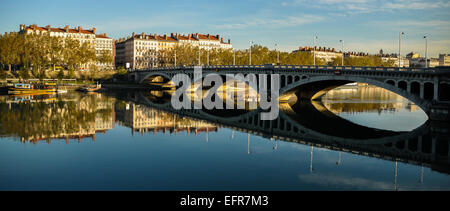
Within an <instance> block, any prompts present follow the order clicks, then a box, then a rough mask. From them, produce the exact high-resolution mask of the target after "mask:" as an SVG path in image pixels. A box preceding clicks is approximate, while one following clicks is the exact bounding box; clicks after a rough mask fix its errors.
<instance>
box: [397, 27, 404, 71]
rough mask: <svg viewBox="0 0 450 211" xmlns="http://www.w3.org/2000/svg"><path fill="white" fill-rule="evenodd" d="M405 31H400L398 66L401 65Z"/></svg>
mask: <svg viewBox="0 0 450 211" xmlns="http://www.w3.org/2000/svg"><path fill="white" fill-rule="evenodd" d="M404 34H405V33H404V32H399V33H398V68H400V67H401V60H402V35H404Z"/></svg>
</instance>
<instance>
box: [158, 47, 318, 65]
mask: <svg viewBox="0 0 450 211" xmlns="http://www.w3.org/2000/svg"><path fill="white" fill-rule="evenodd" d="M251 49H252V50H251V51H252V52H251V55H252V56H251V57H252V63H251V64H252V65H264V64H270V63H276V62H277V55H278V52H277V51H275V50H269V49H268V48H267V47H263V46H260V45H254V46H252V48H251ZM175 51H176V55H177V65H198V58H199V48H198V47H193V46H192V45H187V44H184V45H177V46H176V47H175V48H174V49H167V50H164V51H160V52H159V63H160V65H162V66H173V65H174V64H175V62H174V58H175ZM208 54H209V65H232V64H233V57H234V54H235V57H236V58H235V59H236V65H248V64H249V62H250V61H249V60H250V59H249V58H250V51H248V50H237V51H236V52H235V53H234V52H233V50H232V49H211V50H209V51H208V50H205V49H202V50H200V62H201V64H203V65H206V64H208ZM280 63H281V64H290V65H312V64H314V57H313V55H312V54H311V53H300V52H298V53H287V52H280ZM316 64H317V65H325V61H323V60H321V59H318V58H316Z"/></svg>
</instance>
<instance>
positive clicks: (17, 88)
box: [8, 83, 56, 94]
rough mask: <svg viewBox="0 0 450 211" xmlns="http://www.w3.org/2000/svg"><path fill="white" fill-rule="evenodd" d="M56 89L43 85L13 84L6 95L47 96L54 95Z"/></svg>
mask: <svg viewBox="0 0 450 211" xmlns="http://www.w3.org/2000/svg"><path fill="white" fill-rule="evenodd" d="M55 92H56V87H55V86H53V85H45V84H22V83H17V84H14V86H13V87H10V88H9V89H8V94H49V93H55Z"/></svg>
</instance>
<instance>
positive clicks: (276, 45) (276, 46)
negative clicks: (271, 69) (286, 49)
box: [275, 44, 280, 65]
mask: <svg viewBox="0 0 450 211" xmlns="http://www.w3.org/2000/svg"><path fill="white" fill-rule="evenodd" d="M275 50H276V51H277V65H278V64H280V51H279V50H278V44H275Z"/></svg>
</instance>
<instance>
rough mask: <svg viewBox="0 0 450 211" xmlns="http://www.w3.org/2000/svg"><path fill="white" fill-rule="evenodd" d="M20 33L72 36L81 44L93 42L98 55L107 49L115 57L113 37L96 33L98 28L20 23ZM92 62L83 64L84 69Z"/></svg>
mask: <svg viewBox="0 0 450 211" xmlns="http://www.w3.org/2000/svg"><path fill="white" fill-rule="evenodd" d="M19 33H26V34H38V35H39V34H49V35H50V36H52V37H61V38H64V39H65V38H72V39H75V40H78V41H80V43H81V44H83V43H89V44H91V46H92V48H95V50H96V55H97V57H99V56H100V55H101V53H102V52H103V50H107V51H109V52H111V55H112V56H113V57H114V49H115V45H114V40H113V39H112V38H109V37H107V35H106V34H105V33H104V34H96V29H95V28H92V29H83V28H82V27H81V26H78V27H76V28H70V27H69V26H67V25H66V26H65V27H64V28H54V27H51V26H50V25H47V26H45V27H40V26H37V25H36V24H33V25H29V26H26V25H23V24H21V25H20V31H19ZM89 65H90V64H87V65H83V66H82V69H87V68H88V67H89ZM96 65H97V67H98V68H100V69H102V68H106V67H111V68H112V67H114V62H112V63H109V64H102V63H99V62H96Z"/></svg>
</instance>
